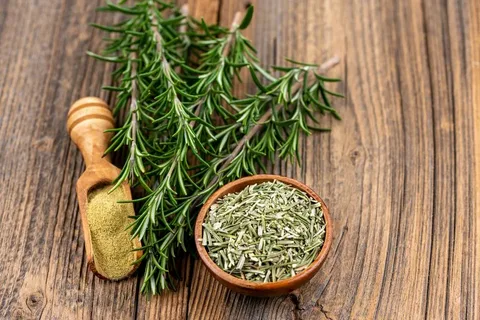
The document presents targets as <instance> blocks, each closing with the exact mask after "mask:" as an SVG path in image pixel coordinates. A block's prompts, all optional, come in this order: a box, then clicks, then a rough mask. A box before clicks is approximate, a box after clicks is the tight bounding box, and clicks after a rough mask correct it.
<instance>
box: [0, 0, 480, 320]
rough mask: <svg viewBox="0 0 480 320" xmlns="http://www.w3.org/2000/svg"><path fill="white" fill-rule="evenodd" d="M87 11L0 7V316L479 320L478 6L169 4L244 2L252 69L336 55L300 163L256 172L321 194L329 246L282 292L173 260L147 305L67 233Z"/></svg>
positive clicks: (325, 1) (74, 214)
mask: <svg viewBox="0 0 480 320" xmlns="http://www.w3.org/2000/svg"><path fill="white" fill-rule="evenodd" d="M102 2H103V1H102V0H96V1H87V0H77V1H73V0H50V1H46V0H38V1H29V0H17V1H13V0H5V1H1V2H0V148H1V150H2V152H1V153H0V184H1V186H2V196H1V197H0V254H1V255H2V257H3V259H2V262H1V263H0V284H1V285H0V318H2V319H12V318H18V319H37V318H43V319H136V318H139V319H144V318H149V319H185V318H190V319H374V318H376V319H479V318H480V279H479V278H480V212H479V210H480V194H479V192H478V188H480V129H478V128H480V3H479V2H478V1H475V0H470V1H468V0H466V1H463V0H405V1H395V0H387V1H381V2H379V1H374V0H365V1H360V0H296V1H289V0H254V1H246V0H188V1H187V0H184V1H182V3H188V4H189V6H190V11H191V12H192V13H193V14H194V15H196V16H197V17H200V16H204V17H205V18H206V19H207V20H208V21H209V22H215V21H218V22H219V23H221V24H223V25H225V26H228V25H229V24H230V22H231V20H232V17H233V15H234V13H235V12H236V11H237V10H242V9H243V8H245V6H246V5H247V4H248V3H250V2H251V3H253V4H254V5H255V10H256V15H255V17H254V20H253V21H252V25H251V26H250V27H249V28H248V29H247V30H246V34H247V35H248V36H249V37H250V38H251V39H252V40H253V41H254V43H255V44H256V46H257V48H258V50H259V55H260V57H261V58H262V60H263V62H264V64H272V63H277V64H280V63H283V62H282V59H283V58H284V57H291V58H294V59H297V60H306V61H309V62H316V63H321V62H323V61H325V60H327V59H328V58H330V57H331V56H333V55H338V56H340V57H341V58H342V63H341V64H340V65H339V66H337V67H336V68H335V69H333V70H331V71H330V72H329V75H330V76H333V77H335V76H338V77H341V78H342V79H343V80H344V81H343V82H342V83H339V84H337V85H336V86H334V87H333V89H336V90H337V91H340V92H343V93H345V95H346V98H345V99H337V100H335V104H336V106H338V109H339V111H340V113H341V115H342V116H343V120H342V121H341V122H338V121H332V120H331V119H328V118H325V119H322V120H321V121H322V124H323V125H324V126H329V127H332V132H331V133H329V134H315V135H313V136H312V137H309V138H306V139H303V140H302V153H303V157H304V165H303V166H302V167H300V166H291V165H287V164H285V163H284V162H277V163H275V164H274V165H271V166H269V169H270V170H271V172H272V173H275V174H282V175H286V176H290V177H293V178H296V179H299V180H300V181H303V182H305V183H306V184H307V185H309V186H310V187H312V188H313V189H314V190H315V191H316V192H317V193H318V194H319V195H320V196H321V197H322V198H323V199H324V200H325V202H326V203H327V204H328V206H329V208H330V211H331V215H332V218H333V220H334V227H335V228H334V241H333V245H332V250H331V252H330V254H329V256H328V258H327V260H326V261H325V264H324V266H323V267H322V268H321V270H320V272H319V273H318V274H317V275H316V276H315V277H314V278H313V280H312V281H311V282H309V283H308V284H307V285H305V286H303V287H302V288H301V289H299V290H297V291H295V292H294V293H293V294H291V295H289V296H285V297H279V298H270V299H267V298H251V297H246V296H242V295H239V294H236V293H233V292H230V291H228V290H227V289H225V288H223V287H222V286H221V285H219V284H218V283H217V282H216V281H215V280H214V279H213V278H212V277H211V276H210V275H209V274H208V273H207V271H206V270H205V268H204V267H203V266H202V265H201V263H200V262H199V261H195V260H193V259H191V258H185V259H184V261H182V263H181V268H180V271H181V275H182V277H183V279H184V281H182V282H180V283H179V287H178V290H177V291H176V292H167V293H165V294H163V295H162V296H160V297H155V298H152V299H150V300H148V299H146V298H145V297H143V296H141V295H140V294H139V285H140V280H139V279H138V278H134V279H130V280H127V281H123V282H120V283H109V282H105V281H102V280H99V279H96V278H95V277H94V276H93V275H92V274H91V273H90V272H89V271H88V270H87V268H86V261H85V253H84V240H83V236H82V234H81V232H80V217H79V214H78V205H77V203H76V196H75V192H74V189H75V188H74V186H75V182H76V180H77V179H78V177H79V176H80V174H81V172H82V171H83V162H82V160H81V155H80V153H79V151H78V150H77V149H76V147H75V146H74V145H73V144H72V143H71V142H70V139H69V137H68V133H67V132H66V130H65V129H64V128H65V120H66V116H67V112H68V106H70V105H71V104H72V102H73V101H75V100H76V99H78V98H80V97H82V96H87V95H95V96H100V97H102V98H104V99H105V100H106V101H108V102H111V101H110V100H111V97H110V96H108V95H106V94H105V93H104V92H102V91H101V89H100V88H101V86H102V84H108V83H110V75H109V70H110V69H109V68H110V67H109V66H107V65H105V64H104V63H101V62H97V61H95V60H93V59H90V58H88V57H87V56H86V55H85V54H84V52H85V51H86V50H93V51H99V49H100V48H101V38H102V36H103V35H102V33H101V32H99V31H95V30H93V29H92V28H90V27H88V22H92V21H96V22H99V23H107V22H109V21H112V19H113V18H112V17H111V16H109V15H105V14H100V13H96V12H95V10H94V9H95V7H96V6H98V5H100V4H101V3H102ZM238 87H239V89H238V90H239V92H241V91H248V90H249V89H251V84H249V83H245V84H242V85H239V86H238Z"/></svg>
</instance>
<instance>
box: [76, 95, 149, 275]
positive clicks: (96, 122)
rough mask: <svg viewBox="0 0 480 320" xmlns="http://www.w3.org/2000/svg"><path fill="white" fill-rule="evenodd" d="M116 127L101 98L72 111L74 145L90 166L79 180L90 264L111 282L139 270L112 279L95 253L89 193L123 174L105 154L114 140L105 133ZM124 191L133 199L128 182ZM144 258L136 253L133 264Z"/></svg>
mask: <svg viewBox="0 0 480 320" xmlns="http://www.w3.org/2000/svg"><path fill="white" fill-rule="evenodd" d="M114 125H115V122H114V120H113V116H112V112H111V111H110V109H109V107H108V105H107V104H106V103H105V101H103V100H102V99H99V98H95V97H86V98H82V99H80V100H78V101H76V102H75V103H74V104H73V105H72V106H71V107H70V111H69V112H68V119H67V130H68V132H69V134H70V137H71V138H72V140H73V142H75V144H76V145H77V147H78V148H79V149H80V151H81V152H82V156H83V159H84V161H85V165H86V170H85V172H84V173H83V174H82V175H81V176H80V178H79V179H78V181H77V197H78V205H79V207H80V216H81V219H82V228H83V235H84V238H85V250H86V253H87V263H88V266H89V268H90V269H91V270H92V272H93V273H94V274H95V275H96V276H98V277H99V278H102V279H108V280H120V279H123V278H125V277H128V276H130V275H131V274H133V273H134V272H135V270H136V268H137V267H138V264H137V265H135V266H132V268H131V271H130V272H128V273H127V274H125V276H122V277H118V278H115V279H111V278H109V277H108V276H106V275H105V274H102V270H101V267H100V266H96V265H95V259H94V257H95V252H94V249H93V245H92V239H91V233H90V227H89V225H88V220H87V204H88V197H87V196H88V193H89V192H90V191H91V190H93V189H95V188H96V187H99V186H105V185H110V184H112V181H113V180H114V179H115V178H116V177H117V176H118V175H119V173H120V169H118V168H117V167H115V166H114V165H113V164H111V162H110V157H109V156H108V155H106V156H104V152H105V150H106V149H107V147H108V143H109V141H110V138H111V137H112V134H111V133H105V130H107V129H112V128H113V127H114ZM121 188H122V189H123V192H124V194H125V200H130V199H132V195H131V193H130V186H129V185H128V183H126V182H124V183H123V184H122V185H121ZM132 206H133V205H132ZM132 210H133V209H132ZM132 244H133V247H134V248H140V247H141V242H140V240H139V239H138V238H135V239H134V240H133V241H132ZM141 256H142V252H141V251H135V253H133V252H132V262H133V261H135V260H137V259H139V258H140V257H141Z"/></svg>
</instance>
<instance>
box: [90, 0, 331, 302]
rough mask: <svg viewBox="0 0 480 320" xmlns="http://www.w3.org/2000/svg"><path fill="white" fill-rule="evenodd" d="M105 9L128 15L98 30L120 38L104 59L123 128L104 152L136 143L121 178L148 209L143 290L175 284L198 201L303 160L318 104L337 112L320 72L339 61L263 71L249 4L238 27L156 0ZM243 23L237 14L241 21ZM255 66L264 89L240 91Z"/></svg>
mask: <svg viewBox="0 0 480 320" xmlns="http://www.w3.org/2000/svg"><path fill="white" fill-rule="evenodd" d="M100 10H101V11H114V12H120V13H121V14H123V15H124V16H125V17H126V19H125V20H124V21H122V22H120V23H118V24H116V25H113V26H100V25H94V26H95V27H97V28H100V29H102V30H105V31H107V32H110V33H113V34H115V36H114V37H112V38H110V39H107V43H108V44H107V46H106V49H105V53H104V55H97V54H93V53H89V54H90V55H92V56H93V57H95V58H98V59H101V60H104V61H107V62H113V63H115V64H116V66H117V67H116V69H115V71H114V79H115V81H116V82H117V83H119V85H118V87H114V86H108V87H105V89H108V90H112V91H115V92H117V103H116V105H115V109H114V111H115V114H118V113H120V112H125V113H126V117H125V121H124V122H123V124H122V125H121V126H120V127H119V128H116V129H114V130H113V131H114V132H115V135H114V137H113V139H112V142H111V146H110V148H109V149H108V150H107V152H112V151H116V150H118V149H120V148H122V147H127V148H128V152H129V155H128V158H127V161H126V162H125V165H124V167H123V168H122V171H121V174H120V175H119V177H118V178H117V180H116V183H117V186H118V185H119V184H120V183H121V182H122V181H125V180H126V179H129V180H130V183H131V184H132V185H133V186H140V187H141V188H142V189H143V190H144V192H145V195H144V197H143V198H140V199H136V200H134V201H136V202H139V203H140V210H139V212H138V214H137V216H136V217H135V219H134V221H133V222H132V225H131V230H132V236H139V237H140V239H141V240H142V242H143V244H144V247H143V248H142V249H143V251H144V255H143V256H142V258H141V259H140V260H141V261H145V269H144V280H143V285H142V288H141V289H142V292H145V293H149V294H157V293H159V292H161V291H162V290H163V289H165V288H167V287H169V288H174V281H172V280H173V278H174V272H175V268H174V261H173V260H174V258H175V256H176V254H177V251H178V249H179V248H182V250H184V251H186V250H187V245H186V243H187V242H188V240H189V239H191V235H192V224H193V221H194V219H195V214H196V210H197V208H198V206H199V205H200V204H201V203H203V201H205V199H206V198H208V196H209V195H211V194H212V192H214V191H215V189H216V188H217V187H218V186H220V185H222V184H224V183H226V182H229V181H231V180H233V179H235V178H237V177H240V176H242V175H245V174H253V173H256V172H257V171H258V170H264V168H263V166H264V159H265V157H266V158H270V159H273V157H275V155H278V156H280V157H282V158H287V159H291V160H295V159H297V160H300V156H299V148H298V141H299V137H300V135H301V133H304V134H307V135H308V134H311V131H312V130H314V129H315V130H316V128H314V127H312V126H310V125H309V124H308V122H309V119H311V120H313V121H317V117H316V111H318V112H319V113H321V114H331V115H333V116H334V117H338V114H337V112H336V110H335V109H334V108H333V106H332V105H331V103H330V98H329V97H330V96H331V95H332V94H335V93H332V92H330V91H328V90H327V89H326V87H325V83H327V82H330V81H337V80H336V79H329V78H326V77H324V76H321V75H320V74H321V73H324V72H326V71H327V69H328V68H330V67H332V66H333V65H334V64H336V63H338V60H332V61H329V62H328V64H326V65H325V64H324V65H322V67H320V68H319V69H317V67H316V66H312V65H305V64H299V63H296V62H292V61H291V62H292V63H293V64H294V66H292V67H288V68H285V67H272V68H271V69H272V70H274V71H275V72H276V73H279V74H280V75H279V76H274V74H273V73H272V72H270V71H267V69H264V68H262V67H261V63H260V61H259V59H258V57H257V56H256V50H255V48H254V47H253V45H252V44H251V43H250V41H249V40H248V39H246V38H245V37H244V36H243V35H242V30H243V29H245V28H246V27H247V26H248V24H249V23H250V21H251V19H252V16H253V7H250V8H248V9H247V12H246V14H245V16H244V17H243V19H242V20H241V14H237V15H236V18H235V19H234V22H233V23H232V27H231V28H230V29H226V28H223V27H219V26H215V25H207V24H206V23H205V22H204V21H198V20H195V19H193V18H191V17H187V16H185V14H184V13H185V10H181V9H179V8H177V7H176V6H174V5H172V4H170V3H165V2H163V1H160V0H138V1H135V2H134V5H132V6H128V5H126V4H125V3H123V2H121V3H120V4H113V3H111V2H107V5H106V6H105V7H102V8H100ZM240 20H241V21H240ZM245 68H246V69H248V70H249V71H250V78H251V80H252V81H253V83H254V84H255V85H256V87H257V92H256V93H254V94H252V95H248V96H246V97H244V98H238V97H236V96H235V95H234V94H233V90H232V88H233V84H234V81H235V78H239V79H240V74H241V73H240V71H241V70H242V69H245Z"/></svg>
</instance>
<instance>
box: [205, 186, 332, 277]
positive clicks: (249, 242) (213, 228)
mask: <svg viewBox="0 0 480 320" xmlns="http://www.w3.org/2000/svg"><path fill="white" fill-rule="evenodd" d="M325 227H326V224H325V219H324V217H323V211H322V207H321V204H320V203H318V202H317V201H315V200H314V199H312V198H310V197H309V196H308V195H307V194H305V193H304V192H302V191H300V190H298V189H296V188H293V187H291V186H288V185H286V184H284V183H282V182H278V181H274V182H264V183H261V184H258V185H251V186H248V187H247V188H245V189H244V190H242V191H240V192H237V193H231V194H227V195H225V196H224V197H222V198H221V199H219V200H218V201H217V203H215V204H213V205H212V206H211V208H210V212H209V213H208V214H207V217H206V218H205V222H204V224H203V237H202V244H203V245H204V246H205V247H206V249H207V251H208V254H209V256H210V258H212V260H213V261H214V262H215V263H216V264H217V265H218V266H219V267H220V268H222V269H223V270H224V271H226V272H228V273H230V274H232V275H234V276H236V277H239V278H242V279H245V280H250V281H256V282H275V281H279V280H283V279H287V278H290V277H293V276H294V275H295V274H297V273H298V272H301V271H302V270H304V269H306V268H307V267H308V266H309V265H310V264H311V263H312V262H313V260H314V259H315V258H316V257H317V255H318V253H319V252H320V250H321V248H322V246H323V243H324V240H325Z"/></svg>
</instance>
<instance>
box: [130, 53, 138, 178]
mask: <svg viewBox="0 0 480 320" xmlns="http://www.w3.org/2000/svg"><path fill="white" fill-rule="evenodd" d="M136 59H137V54H136V52H135V51H133V52H132V62H131V63H132V66H131V68H132V70H131V78H132V84H131V86H132V94H131V98H130V114H131V117H132V120H131V121H132V122H131V128H130V130H131V131H130V132H131V139H132V141H131V144H130V179H131V181H133V177H134V166H135V150H136V148H137V81H136V77H137V65H136V61H135V60H136Z"/></svg>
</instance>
